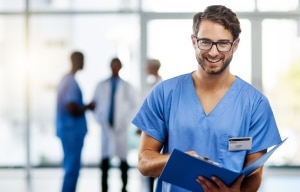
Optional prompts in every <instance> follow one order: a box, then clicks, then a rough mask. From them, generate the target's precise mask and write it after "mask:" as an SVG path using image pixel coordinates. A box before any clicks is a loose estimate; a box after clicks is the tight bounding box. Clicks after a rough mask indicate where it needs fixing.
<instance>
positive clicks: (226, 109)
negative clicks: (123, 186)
mask: <svg viewBox="0 0 300 192" xmlns="http://www.w3.org/2000/svg"><path fill="white" fill-rule="evenodd" d="M240 32H241V28H240V22H239V19H238V18H237V16H236V14H235V13H234V12H232V11H231V10H230V9H228V8H227V7H225V6H221V5H213V6H209V7H207V8H206V9H205V10H204V12H199V13H196V14H195V15H194V17H193V34H192V35H191V43H192V46H193V48H194V50H195V57H196V60H197V63H198V65H197V68H196V70H195V71H193V72H190V73H187V74H183V75H180V76H177V77H174V78H171V79H168V80H165V81H162V82H161V83H159V84H158V85H157V86H156V87H155V88H154V89H153V90H152V92H151V93H150V94H149V95H148V97H147V98H146V99H145V101H144V103H143V104H142V106H141V108H140V110H139V111H138V113H137V115H136V116H135V118H134V119H133V124H135V125H136V126H137V127H138V128H139V129H141V130H142V134H141V140H140V146H139V154H138V155H139V156H138V159H139V162H138V168H139V170H140V172H141V173H142V174H143V175H145V176H151V177H158V176H159V175H160V174H161V172H162V169H163V167H164V165H165V164H166V162H167V160H168V158H169V156H170V153H171V152H172V151H173V149H174V148H177V149H179V150H181V151H185V152H186V153H189V154H191V155H201V156H205V157H209V158H210V159H211V160H212V161H215V162H217V163H219V164H220V165H221V166H222V167H224V168H227V169H230V170H233V171H236V172H240V171H241V170H242V169H243V167H245V166H246V165H248V164H250V163H251V162H253V161H254V160H255V159H257V158H259V157H260V156H262V155H263V154H265V153H266V152H267V149H268V148H269V147H271V146H273V145H275V144H278V143H279V142H281V137H280V134H279V131H278V128H277V125H276V122H275V118H274V115H273V112H272V109H271V107H270V104H269V101H268V99H267V98H266V97H265V96H264V95H263V94H262V93H261V92H260V91H259V90H257V89H256V88H255V87H253V86H252V85H250V84H248V83H247V82H245V81H244V80H242V79H241V78H240V77H238V76H236V75H234V74H232V73H231V72H230V69H229V64H230V62H231V60H232V57H233V54H234V52H235V51H236V50H237V48H238V45H239V41H240V38H239V34H240ZM174 41H176V40H174ZM241 64H242V63H241ZM245 137H246V138H248V139H249V141H252V142H251V143H246V144H245V145H241V146H242V147H240V148H238V145H232V144H231V143H230V140H231V139H232V138H245ZM247 142H248V141H247ZM262 171H263V167H260V168H258V169H257V170H256V171H254V172H253V173H252V174H251V175H250V176H248V177H245V178H244V176H241V177H239V178H238V179H237V180H236V181H235V182H234V183H233V184H232V185H231V186H226V185H225V184H224V183H223V182H222V180H220V179H219V178H216V177H213V178H211V179H212V180H213V181H214V182H211V181H210V180H208V179H207V178H204V177H202V176H201V175H199V177H198V178H195V180H196V181H197V182H198V183H199V191H200V188H201V187H202V189H203V191H205V192H229V191H230V192H240V191H242V192H245V191H247V192H256V191H257V190H258V189H259V186H260V183H261V178H262ZM191 182H194V181H191ZM156 191H157V192H187V191H188V190H186V189H183V188H180V187H177V186H175V185H172V184H169V183H166V182H163V181H161V180H158V182H157V188H156Z"/></svg>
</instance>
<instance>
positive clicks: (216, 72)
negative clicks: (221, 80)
mask: <svg viewBox="0 0 300 192" xmlns="http://www.w3.org/2000/svg"><path fill="white" fill-rule="evenodd" d="M232 56H233V55H230V56H229V57H228V58H227V59H226V60H225V61H224V64H223V65H222V66H221V68H220V69H218V70H208V69H207V67H206V65H205V64H204V59H203V58H200V57H198V56H197V55H196V59H197V61H198V64H199V65H200V67H201V68H202V69H203V71H205V72H206V73H207V74H209V75H218V74H221V73H222V72H223V71H225V69H227V67H228V66H229V64H230V62H231V60H232Z"/></svg>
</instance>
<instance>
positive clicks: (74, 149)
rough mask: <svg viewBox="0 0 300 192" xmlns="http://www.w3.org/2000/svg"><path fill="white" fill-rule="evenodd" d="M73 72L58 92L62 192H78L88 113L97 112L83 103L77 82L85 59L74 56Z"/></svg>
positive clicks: (57, 114)
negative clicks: (62, 170) (78, 73)
mask: <svg viewBox="0 0 300 192" xmlns="http://www.w3.org/2000/svg"><path fill="white" fill-rule="evenodd" d="M71 64H72V65H71V70H70V72H69V73H67V74H66V75H64V77H63V78H62V80H61V81H60V83H59V85H58V89H57V92H58V93H57V106H56V108H57V109H56V135H57V136H58V137H59V138H60V140H61V144H62V148H63V163H62V164H63V165H62V166H63V169H64V178H63V184H62V189H61V191H62V192H75V191H76V185H77V180H78V177H79V171H80V168H81V151H82V148H83V144H84V138H85V135H86V133H87V122H86V117H85V112H86V111H87V110H93V109H94V103H93V102H92V103H90V104H88V105H85V104H84V103H83V98H82V93H81V89H80V87H79V85H78V83H77V81H76V79H75V74H76V73H77V71H79V70H82V69H83V66H84V56H83V54H82V53H81V52H78V51H75V52H73V53H72V54H71Z"/></svg>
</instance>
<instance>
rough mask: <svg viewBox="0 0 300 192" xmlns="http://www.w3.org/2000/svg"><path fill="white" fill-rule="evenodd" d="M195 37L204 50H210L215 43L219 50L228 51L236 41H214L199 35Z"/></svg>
mask: <svg viewBox="0 0 300 192" xmlns="http://www.w3.org/2000/svg"><path fill="white" fill-rule="evenodd" d="M195 38H196V41H197V46H198V48H199V49H201V50H204V51H208V50H210V49H211V48H212V46H213V45H216V47H217V49H218V51H219V52H228V51H230V49H231V47H232V45H233V44H234V42H235V41H233V42H228V41H217V42H213V41H210V40H207V39H198V38H197V37H195Z"/></svg>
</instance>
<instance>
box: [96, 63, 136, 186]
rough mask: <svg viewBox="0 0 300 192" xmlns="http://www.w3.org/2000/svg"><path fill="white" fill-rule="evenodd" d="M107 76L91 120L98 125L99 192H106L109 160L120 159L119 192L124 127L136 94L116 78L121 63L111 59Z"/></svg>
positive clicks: (123, 169) (124, 151)
mask: <svg viewBox="0 0 300 192" xmlns="http://www.w3.org/2000/svg"><path fill="white" fill-rule="evenodd" d="M110 68H111V77H109V78H107V79H106V80H104V81H101V82H99V83H98V85H97V87H96V90H95V94H94V99H93V101H94V102H95V103H96V108H95V111H94V112H95V113H94V114H95V119H96V120H97V122H98V123H99V125H100V126H101V129H102V132H101V156H102V157H101V162H100V168H101V172H102V177H101V178H102V180H101V186H102V192H107V191H108V182H107V179H108V171H109V168H110V159H111V158H112V157H114V156H116V157H118V158H119V159H120V169H121V178H122V182H123V187H122V192H126V191H127V190H126V186H127V180H128V177H127V171H128V168H129V166H128V163H127V153H128V144H127V143H128V141H127V139H128V138H127V136H128V127H129V125H130V122H131V120H132V117H133V115H134V114H133V113H134V112H135V108H136V95H135V91H134V88H133V86H132V85H131V84H129V83H128V82H126V81H125V80H123V79H122V78H120V76H119V71H120V70H121V68H122V63H121V61H120V59H119V58H113V59H112V60H111V63H110Z"/></svg>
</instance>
